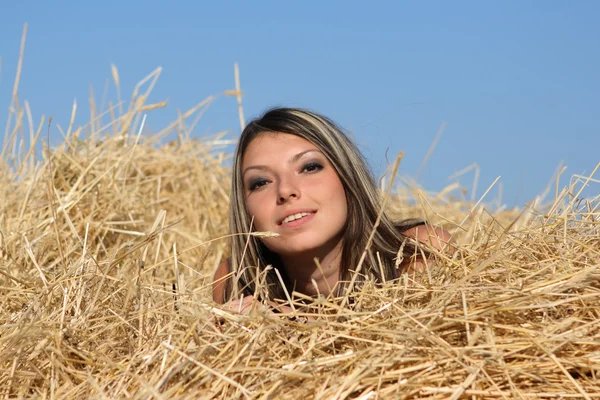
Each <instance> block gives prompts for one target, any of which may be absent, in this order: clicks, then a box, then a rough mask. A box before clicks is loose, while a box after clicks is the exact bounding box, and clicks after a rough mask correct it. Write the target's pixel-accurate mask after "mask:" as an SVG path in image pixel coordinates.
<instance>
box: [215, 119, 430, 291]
mask: <svg viewBox="0 0 600 400" xmlns="http://www.w3.org/2000/svg"><path fill="white" fill-rule="evenodd" d="M263 133H287V134H292V135H296V136H299V137H301V138H303V139H305V140H307V141H309V142H311V143H312V144H314V145H315V146H317V147H318V148H319V150H321V152H322V153H323V154H324V155H325V157H327V159H328V160H329V162H330V163H331V165H332V166H333V168H334V169H335V171H336V172H337V174H338V176H339V178H340V180H341V182H342V184H343V187H344V190H345V194H346V201H347V205H348V220H347V223H346V227H345V230H344V233H343V247H342V257H341V268H340V279H339V280H340V284H338V292H337V294H341V293H342V291H343V288H344V282H347V281H349V280H350V279H351V277H352V270H351V269H352V268H355V267H356V266H357V265H358V263H359V259H360V257H361V255H362V252H363V250H364V249H365V247H366V246H367V240H368V237H369V235H370V233H371V231H372V230H373V227H374V226H375V221H376V219H377V215H378V213H379V212H380V210H381V197H380V192H379V190H378V188H377V185H376V184H375V180H374V178H373V175H372V174H371V172H370V171H369V169H368V167H367V163H366V162H365V160H364V158H363V156H362V155H361V153H360V151H359V150H358V148H357V147H356V145H355V144H354V143H353V142H352V140H350V138H349V137H348V136H347V135H346V134H344V132H343V131H342V129H340V127H338V126H337V125H336V124H335V123H334V122H333V121H331V120H330V119H328V118H326V117H324V116H322V115H319V114H316V113H314V112H311V111H308V110H303V109H297V108H274V109H271V110H268V111H267V112H266V113H264V114H263V115H262V116H261V117H259V118H257V119H254V120H252V121H250V122H249V123H248V125H247V126H246V128H245V129H244V131H243V132H242V134H241V137H240V139H239V142H238V145H237V148H236V151H235V155H234V159H233V174H232V183H231V202H230V211H229V217H230V229H231V232H232V233H233V234H236V235H234V236H233V239H232V246H231V270H232V272H233V273H234V276H233V285H229V284H228V285H227V287H226V290H225V300H229V299H230V298H231V297H238V296H239V294H240V292H241V293H243V294H245V295H255V296H258V297H260V298H267V299H275V298H279V299H283V298H284V291H283V288H282V285H281V280H280V278H279V277H278V276H277V273H276V272H275V269H277V271H278V272H279V275H280V277H281V279H282V280H283V283H284V284H285V285H289V284H290V283H289V282H288V281H287V278H286V277H285V272H284V269H283V266H282V263H281V260H280V259H279V256H278V255H277V254H276V253H274V252H272V251H270V250H269V249H268V248H267V247H266V246H265V245H264V244H263V243H262V242H261V240H260V238H259V237H255V236H252V235H247V233H249V232H251V231H252V229H253V227H252V218H251V216H250V215H249V213H248V212H247V209H246V205H245V201H244V187H243V182H242V175H241V167H242V157H243V156H244V152H245V151H246V149H247V147H248V145H249V144H250V142H252V140H254V139H255V138H257V137H258V136H259V135H261V134H263ZM420 224H421V222H417V221H415V220H405V221H403V222H400V223H394V222H393V221H392V220H391V219H390V218H388V216H387V215H386V214H385V213H384V214H383V215H382V218H381V220H380V222H379V225H378V227H377V229H376V232H375V235H374V237H373V241H372V244H371V246H370V249H369V251H368V252H367V256H366V259H365V260H364V262H363V267H362V273H361V275H360V276H357V277H356V278H355V281H356V282H358V281H362V280H365V279H367V278H372V279H374V280H375V281H378V282H381V281H383V280H390V279H394V278H397V277H398V269H397V267H396V265H395V257H396V256H397V252H398V249H399V247H400V244H401V243H402V242H403V241H404V239H405V236H404V235H403V234H402V232H403V231H405V230H406V229H409V228H411V227H413V226H417V225H420ZM412 250H414V248H411V246H406V249H405V253H407V252H408V251H412ZM377 255H379V259H380V261H381V262H380V263H379V262H378V257H377ZM380 264H381V265H380ZM269 266H270V267H269ZM259 282H260V284H258V283H259ZM231 286H233V287H231Z"/></svg>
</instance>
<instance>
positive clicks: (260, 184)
mask: <svg viewBox="0 0 600 400" xmlns="http://www.w3.org/2000/svg"><path fill="white" fill-rule="evenodd" d="M267 183H269V181H267V180H266V179H263V178H258V179H255V180H253V181H252V182H250V186H249V187H248V190H250V191H251V192H253V191H255V190H256V189H259V188H261V187H263V186H265V185H266V184H267Z"/></svg>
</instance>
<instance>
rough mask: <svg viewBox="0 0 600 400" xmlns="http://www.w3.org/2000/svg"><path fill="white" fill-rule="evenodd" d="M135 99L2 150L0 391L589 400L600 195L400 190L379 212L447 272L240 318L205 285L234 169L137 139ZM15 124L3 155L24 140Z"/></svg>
mask: <svg viewBox="0 0 600 400" xmlns="http://www.w3.org/2000/svg"><path fill="white" fill-rule="evenodd" d="M145 98H147V97H144V96H140V97H136V96H134V98H133V99H132V101H131V105H130V106H129V107H127V108H126V110H125V111H124V112H123V114H118V112H114V113H113V115H114V114H118V115H117V116H114V117H113V118H112V120H111V121H109V123H107V124H106V125H104V127H101V125H102V124H101V123H100V122H99V121H101V120H102V119H101V118H100V117H97V118H96V119H94V120H92V121H90V123H89V124H88V125H87V126H85V127H82V128H80V129H76V130H69V132H68V134H66V135H65V136H66V139H65V140H64V142H63V143H62V144H61V145H59V146H58V147H56V148H55V149H52V150H51V151H50V150H47V149H46V150H45V151H44V152H43V157H42V158H41V159H35V158H34V156H35V153H36V152H35V151H30V150H27V151H17V152H15V153H11V152H10V151H8V150H7V151H5V152H4V153H3V159H2V161H1V163H2V165H1V166H0V168H1V171H2V174H1V176H0V180H1V184H2V187H3V189H4V190H3V191H2V192H1V193H0V204H1V205H2V211H1V213H0V395H4V396H6V397H7V398H9V397H50V398H86V397H92V398H97V397H109V398H121V397H134V398H151V397H156V398H227V399H229V398H265V399H266V398H282V399H297V398H323V399H325V398H360V399H371V398H373V399H374V398H413V397H427V398H448V397H449V398H467V397H471V398H488V397H489V398H494V397H497V398H525V399H527V398H559V397H561V398H571V397H573V398H579V397H582V398H598V397H600V384H598V376H599V375H600V270H599V268H600V250H599V249H600V230H599V227H598V220H599V218H600V212H599V204H600V203H599V202H598V199H595V200H594V199H592V201H588V202H587V203H585V202H584V203H581V202H579V203H578V202H577V201H576V200H577V199H576V198H574V197H573V196H572V195H571V194H569V193H568V191H565V192H563V193H562V195H561V196H559V197H558V198H557V199H556V201H555V202H554V203H553V205H550V206H549V207H547V208H546V212H544V213H542V212H541V211H539V210H526V211H522V210H521V211H519V210H509V211H499V212H496V213H489V212H486V211H484V209H483V208H482V207H476V208H474V209H473V204H472V203H470V202H468V201H462V200H460V201H459V200H456V199H451V198H450V197H448V195H444V196H438V195H436V194H428V193H423V192H421V193H420V194H419V195H418V196H416V195H415V194H414V193H413V194H411V193H408V192H403V193H404V194H400V195H398V196H396V197H395V198H394V199H393V201H392V202H391V210H390V211H391V212H393V213H397V214H401V215H403V216H417V217H419V216H422V215H424V216H426V217H427V218H428V219H429V220H431V221H432V222H434V223H437V224H440V225H442V226H444V227H445V228H446V229H448V230H449V231H451V232H452V233H454V234H455V237H456V238H457V240H458V242H459V250H458V251H457V252H456V253H455V254H454V256H453V257H452V258H447V257H444V256H442V255H439V256H438V260H437V262H436V263H435V265H434V264H432V265H431V266H430V268H428V270H427V271H426V273H423V274H422V275H419V276H413V277H407V276H405V277H403V278H402V279H401V280H400V281H398V282H388V283H386V284H385V285H383V286H382V287H381V286H378V287H376V286H374V285H366V286H364V287H363V288H361V290H360V291H359V292H357V293H356V294H355V295H354V298H353V301H352V304H353V307H351V308H348V307H345V308H342V307H341V305H340V304H341V303H342V301H341V300H340V299H318V300H317V301H316V302H315V304H314V307H312V308H310V309H306V310H304V311H303V312H304V313H305V314H306V313H310V315H311V317H313V318H314V319H312V320H310V321H308V322H303V321H302V320H299V319H294V318H287V317H286V316H281V315H272V314H266V313H264V312H260V311H256V312H254V313H252V314H251V315H247V316H242V315H237V314H235V313H231V312H228V311H225V310H223V309H220V308H218V307H215V304H214V303H212V301H211V300H210V289H209V288H210V280H211V274H212V272H213V270H214V269H215V267H216V265H217V263H218V262H219V260H220V258H221V256H222V254H223V253H224V252H226V245H227V242H226V240H225V239H220V238H223V237H224V236H226V235H227V203H228V193H229V170H228V167H227V160H228V157H229V156H228V155H226V154H224V153H223V151H222V149H221V148H220V147H219V146H221V145H220V143H222V142H220V141H219V140H220V137H219V136H215V137H208V138H203V139H202V140H189V139H186V135H185V134H181V135H179V139H178V140H177V141H175V142H171V143H164V140H163V138H164V136H165V134H166V133H168V132H169V130H170V129H172V128H169V129H167V130H163V131H161V132H159V133H157V134H155V135H150V134H146V133H144V134H141V132H142V129H141V126H143V120H142V119H141V118H140V117H141V116H142V115H143V113H144V112H148V110H149V109H151V108H153V106H152V105H150V106H148V105H145V104H144V99H145ZM16 109H17V111H16V113H15V118H16V119H15V122H14V123H13V128H14V129H13V130H11V132H14V133H12V134H10V135H9V136H8V137H7V140H5V144H6V143H18V140H17V139H15V138H18V137H19V136H18V135H20V134H22V132H23V131H22V129H23V113H19V111H18V110H19V108H18V107H16ZM201 109H202V108H201V107H197V108H195V109H194V110H192V111H191V112H189V113H186V114H185V118H191V117H193V116H194V115H195V114H194V113H195V112H197V111H198V110H201ZM113 111H114V109H113ZM19 115H20V117H19ZM105 117H106V116H105ZM179 122H181V121H178V122H176V123H174V124H173V125H172V126H173V127H176V126H179V125H180V124H179ZM19 132H21V133H19ZM184 133H185V132H184ZM11 135H12V136H11ZM36 135H37V137H38V138H39V133H38V134H36V131H34V130H32V131H31V137H32V138H35V137H36ZM83 136H86V139H83ZM35 146H36V140H32V141H31V142H30V148H32V149H35ZM17 147H18V146H17ZM7 148H8V147H7ZM419 196H420V197H419ZM409 197H410V199H409ZM415 198H416V199H417V200H418V201H416V202H414V201H409V200H414V199H415ZM412 203H416V204H417V205H409V204H412ZM295 298H296V299H298V300H299V301H301V300H302V296H301V295H299V294H295ZM298 304H299V307H301V304H300V303H298Z"/></svg>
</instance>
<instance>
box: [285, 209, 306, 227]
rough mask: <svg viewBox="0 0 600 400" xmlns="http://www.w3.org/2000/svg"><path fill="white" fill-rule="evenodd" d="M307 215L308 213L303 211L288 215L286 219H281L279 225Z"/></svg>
mask: <svg viewBox="0 0 600 400" xmlns="http://www.w3.org/2000/svg"><path fill="white" fill-rule="evenodd" d="M307 215H308V213H305V212H303V213H298V214H293V215H290V216H289V217H287V218H286V219H284V220H283V222H282V223H281V225H283V224H287V223H288V222H292V221H295V220H297V219H300V218H302V217H306V216H307Z"/></svg>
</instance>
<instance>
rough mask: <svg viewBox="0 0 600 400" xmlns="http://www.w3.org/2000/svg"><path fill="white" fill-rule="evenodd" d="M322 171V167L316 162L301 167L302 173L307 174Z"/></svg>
mask: <svg viewBox="0 0 600 400" xmlns="http://www.w3.org/2000/svg"><path fill="white" fill-rule="evenodd" d="M322 169H323V166H322V165H321V164H320V163H318V162H311V163H308V164H306V165H305V166H304V167H302V172H308V173H309V174H311V173H315V172H318V171H320V170H322Z"/></svg>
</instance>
